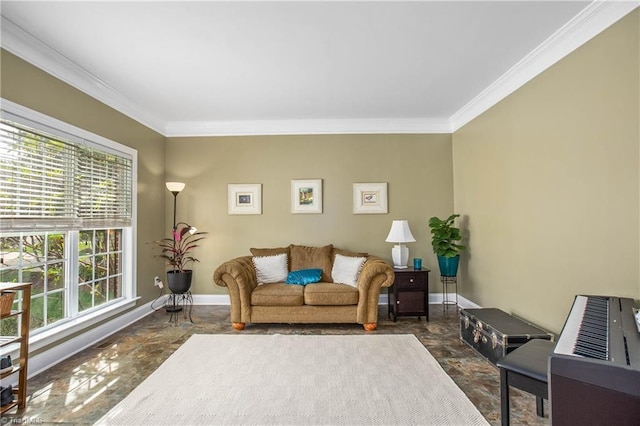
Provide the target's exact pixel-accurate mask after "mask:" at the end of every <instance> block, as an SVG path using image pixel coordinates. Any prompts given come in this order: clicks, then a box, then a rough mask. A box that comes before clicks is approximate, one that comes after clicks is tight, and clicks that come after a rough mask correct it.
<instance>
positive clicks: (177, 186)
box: [165, 182, 184, 194]
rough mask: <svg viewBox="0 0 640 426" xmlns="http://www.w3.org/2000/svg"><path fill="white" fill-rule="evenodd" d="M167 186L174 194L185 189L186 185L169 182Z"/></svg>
mask: <svg viewBox="0 0 640 426" xmlns="http://www.w3.org/2000/svg"><path fill="white" fill-rule="evenodd" d="M165 185H166V186H167V189H168V190H169V191H171V192H173V193H174V194H175V193H178V192H180V191H182V190H183V189H184V183H182V182H167V183H166V184H165Z"/></svg>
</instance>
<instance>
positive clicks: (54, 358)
mask: <svg viewBox="0 0 640 426" xmlns="http://www.w3.org/2000/svg"><path fill="white" fill-rule="evenodd" d="M442 299H443V297H442V293H429V304H441V303H442ZM387 300H388V298H387V294H386V293H385V294H381V295H380V299H379V301H378V304H380V305H386V304H387ZM448 300H455V294H452V293H450V294H448ZM193 304H194V305H229V304H230V302H229V295H226V294H194V295H193ZM458 305H459V306H460V307H461V308H480V307H481V306H479V305H477V304H476V303H474V302H472V301H471V300H469V299H466V298H465V297H463V296H460V295H458ZM153 312H154V310H153V309H152V307H151V302H149V303H146V304H144V305H141V306H139V307H137V308H136V309H133V310H131V311H128V312H126V313H124V314H122V315H120V316H117V317H116V318H114V319H112V320H110V321H107V322H105V323H103V324H101V325H99V326H97V327H94V328H92V329H90V330H87V331H86V332H84V333H82V334H79V335H78V336H76V337H74V338H72V339H69V340H66V341H64V342H62V343H60V344H58V345H56V346H54V347H52V348H51V349H48V350H46V351H43V352H41V353H39V354H37V355H34V356H32V357H30V358H29V371H28V377H33V376H35V375H37V374H39V373H42V372H43V371H45V370H47V369H49V368H51V367H53V366H54V365H56V364H58V363H59V362H62V361H64V360H65V359H67V358H69V357H71V356H73V355H75V354H77V353H78V352H80V351H82V350H84V349H86V348H88V347H90V346H93V345H95V344H97V343H98V342H100V341H102V340H104V339H106V338H107V337H109V336H111V335H112V334H114V333H116V332H117V331H120V330H122V329H123V328H125V327H127V326H129V325H131V324H133V323H135V322H136V321H139V320H140V319H142V318H144V317H146V316H147V315H149V314H151V313H153ZM15 376H16V380H17V375H15ZM10 377H12V376H10ZM9 380H11V379H9Z"/></svg>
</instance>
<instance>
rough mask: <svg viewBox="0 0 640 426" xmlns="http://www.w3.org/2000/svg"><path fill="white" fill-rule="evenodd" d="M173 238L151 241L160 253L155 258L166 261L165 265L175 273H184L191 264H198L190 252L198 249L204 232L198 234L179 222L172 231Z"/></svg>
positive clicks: (192, 228)
mask: <svg viewBox="0 0 640 426" xmlns="http://www.w3.org/2000/svg"><path fill="white" fill-rule="evenodd" d="M172 234H173V238H163V239H161V240H157V241H153V242H152V243H153V244H155V245H156V246H157V247H158V248H160V250H161V252H160V254H159V255H157V257H161V258H163V259H165V260H166V261H167V265H168V266H171V268H172V269H173V270H174V271H176V272H184V271H185V268H186V266H187V265H188V264H189V263H191V262H199V260H198V259H196V258H195V257H193V256H192V255H191V250H193V249H194V248H196V247H198V244H196V243H197V242H198V241H200V240H203V239H204V238H205V237H204V235H205V234H206V232H199V231H197V230H196V228H194V227H192V226H189V225H187V224H186V223H183V222H180V223H178V224H177V225H176V227H175V228H173V229H172Z"/></svg>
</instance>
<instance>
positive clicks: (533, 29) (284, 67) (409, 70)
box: [0, 0, 638, 136]
mask: <svg viewBox="0 0 640 426" xmlns="http://www.w3.org/2000/svg"><path fill="white" fill-rule="evenodd" d="M637 5H638V2H637V1H634V2H596V3H591V4H590V2H588V1H566V2H565V1H545V2H539V1H536V2H526V1H499V2H487V1H467V2H461V1H453V2H452V1H448V2H443V1H441V2H436V1H407V2H405V1H388V2H382V1H376V2H364V1H350V2H340V1H329V2H315V1H297V2H269V1H261V2H245V1H235V2H222V1H195V2H186V1H183V2H167V1H163V2H160V1H156V2H152V1H139V2H96V1H70V2H60V1H47V2H34V1H28V2H24V1H4V0H3V1H2V2H1V3H0V7H1V13H2V18H3V19H2V39H1V40H2V47H3V48H5V49H7V50H9V51H11V52H12V53H14V54H16V55H18V56H20V57H22V58H24V59H25V60H27V61H29V62H31V63H33V64H35V65H36V66H39V67H40V68H42V69H44V70H45V71H47V72H49V73H51V74H53V75H55V76H56V77H58V78H60V79H62V80H64V81H66V82H68V83H70V84H72V85H73V86H75V87H77V88H79V89H80V90H83V91H84V92H86V93H88V94H90V95H91V96H94V97H95V98H97V99H100V100H101V101H103V102H104V103H106V104H108V105H110V106H112V107H114V108H116V109H118V110H119V111H121V112H123V113H125V114H127V115H129V116H130V117H132V118H134V119H136V120H138V121H140V122H141V123H143V124H145V125H147V126H149V127H151V128H153V129H155V130H157V131H158V132H160V133H162V134H164V135H167V136H179V135H221V134H274V133H280V134H287V133H336V132H341V133H354V132H359V133H377V132H451V131H453V130H456V129H457V128H459V127H460V126H462V125H464V124H465V123H466V122H468V121H469V120H471V119H472V118H473V117H475V116H476V115H478V114H480V113H481V112H482V111H484V110H486V109H487V108H488V107H490V106H491V105H493V104H495V102H497V101H498V100H500V99H501V98H503V97H504V96H506V95H507V94H508V93H510V92H512V91H513V90H515V89H517V87H519V86H521V85H522V84H523V83H524V82H526V81H527V80H529V79H530V78H532V77H534V76H535V75H537V74H538V73H540V72H541V71H543V70H544V69H546V68H547V67H548V66H550V65H551V64H553V63H554V62H556V61H557V60H559V59H560V58H562V57H563V56H565V55H566V54H567V53H569V52H570V51H571V50H573V49H575V48H576V47H578V46H580V45H581V44H582V43H584V42H585V41H587V40H588V39H589V38H591V37H593V36H594V35H596V34H597V33H599V32H600V31H602V30H603V29H604V28H606V27H607V26H609V25H611V24H612V23H613V22H615V21H616V20H617V19H619V18H620V17H622V16H624V15H625V14H626V13H628V12H630V11H631V10H632V9H633V8H634V7H636V6H637Z"/></svg>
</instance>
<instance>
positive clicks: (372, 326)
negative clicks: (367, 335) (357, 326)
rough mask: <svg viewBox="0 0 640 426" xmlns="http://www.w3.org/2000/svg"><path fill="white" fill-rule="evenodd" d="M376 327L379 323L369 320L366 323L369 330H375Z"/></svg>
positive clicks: (365, 326) (365, 327)
mask: <svg viewBox="0 0 640 426" xmlns="http://www.w3.org/2000/svg"><path fill="white" fill-rule="evenodd" d="M376 328H378V323H375V322H368V323H366V324H364V329H365V330H367V331H374V330H375V329H376Z"/></svg>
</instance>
